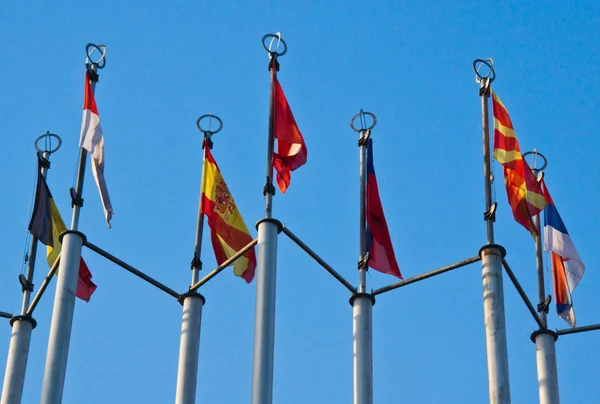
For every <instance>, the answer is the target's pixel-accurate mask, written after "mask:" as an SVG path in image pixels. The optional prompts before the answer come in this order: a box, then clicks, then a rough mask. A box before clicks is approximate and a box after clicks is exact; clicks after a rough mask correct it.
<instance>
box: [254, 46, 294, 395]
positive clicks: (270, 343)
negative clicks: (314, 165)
mask: <svg viewBox="0 0 600 404" xmlns="http://www.w3.org/2000/svg"><path fill="white" fill-rule="evenodd" d="M269 38H272V39H271V45H272V44H273V40H274V39H277V40H278V43H277V46H276V49H275V50H274V51H272V50H271V46H267V45H266V44H265V40H267V39H269ZM262 44H263V47H264V48H265V49H266V50H267V52H269V58H270V61H269V70H270V71H271V92H270V101H269V139H268V146H267V183H266V184H265V189H264V195H265V217H264V219H261V220H259V221H258V223H257V224H256V227H257V230H258V243H257V257H256V264H257V265H256V306H255V314H254V352H253V355H254V360H253V363H252V404H271V403H272V402H273V363H274V357H275V292H276V279H277V276H276V275H277V235H278V233H279V232H280V231H281V229H282V226H281V223H280V222H279V221H277V220H275V219H273V195H274V194H275V187H274V186H273V164H272V158H273V150H274V142H275V138H274V136H275V135H274V133H273V124H274V122H273V119H274V113H273V108H274V104H273V103H274V98H275V77H276V76H277V71H278V70H279V62H278V61H277V57H278V56H281V55H283V54H285V53H286V51H287V45H286V43H285V42H284V41H283V39H281V36H276V35H273V34H267V35H265V36H263V38H262ZM279 44H282V45H283V46H284V50H283V51H282V52H281V53H279V52H278V49H279Z"/></svg>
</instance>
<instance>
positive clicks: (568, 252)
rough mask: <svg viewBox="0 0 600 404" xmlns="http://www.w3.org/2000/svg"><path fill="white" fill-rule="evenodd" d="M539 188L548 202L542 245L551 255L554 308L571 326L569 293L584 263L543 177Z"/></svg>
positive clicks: (580, 276) (580, 273)
mask: <svg viewBox="0 0 600 404" xmlns="http://www.w3.org/2000/svg"><path fill="white" fill-rule="evenodd" d="M541 189H542V192H543V193H544V197H545V198H546V201H547V203H548V205H546V208H545V209H544V249H545V250H546V251H550V254H551V256H552V280H553V281H554V300H555V301H556V312H557V314H558V316H559V317H561V318H562V319H563V320H565V321H566V322H567V323H569V325H570V326H571V327H575V324H576V320H575V311H574V310H573V301H572V299H571V294H572V293H573V291H574V290H575V288H576V287H577V285H578V284H579V281H580V280H581V278H582V277H583V273H584V272H585V265H584V264H583V261H582V260H581V258H580V257H579V253H577V250H576V249H575V246H574V245H573V241H572V240H571V236H570V235H569V232H568V231H567V227H566V226H565V224H564V222H563V221H562V218H561V217H560V214H559V213H558V210H557V209H556V205H554V201H553V200H552V197H551V196H550V193H549V192H548V188H547V187H546V183H545V182H544V180H542V181H541Z"/></svg>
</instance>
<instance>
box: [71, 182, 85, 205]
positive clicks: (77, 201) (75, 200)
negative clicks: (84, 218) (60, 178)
mask: <svg viewBox="0 0 600 404" xmlns="http://www.w3.org/2000/svg"><path fill="white" fill-rule="evenodd" d="M69 194H70V195H71V207H72V208H73V207H75V206H79V207H82V206H83V198H82V197H81V196H79V195H78V194H77V191H75V188H73V187H71V189H69Z"/></svg>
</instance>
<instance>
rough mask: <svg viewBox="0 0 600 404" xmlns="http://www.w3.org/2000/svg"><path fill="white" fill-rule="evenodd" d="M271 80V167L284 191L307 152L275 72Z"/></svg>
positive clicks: (305, 157)
mask: <svg viewBox="0 0 600 404" xmlns="http://www.w3.org/2000/svg"><path fill="white" fill-rule="evenodd" d="M273 82H274V88H273V94H272V97H273V135H274V138H275V139H277V152H276V153H275V152H274V153H273V167H274V168H275V170H277V186H278V187H279V190H280V191H281V192H282V193H284V192H285V191H286V190H287V188H288V187H289V185H290V181H291V180H292V174H291V172H292V171H294V170H296V169H297V168H299V167H300V166H302V165H304V164H305V163H306V159H307V154H308V153H307V150H306V144H305V143H304V138H303V137H302V134H301V133H300V129H298V125H297V124H296V120H295V119H294V115H293V114H292V110H291V109H290V106H289V105H288V102H287V99H286V98H285V94H284V93H283V89H282V88H281V85H280V84H279V81H278V80H277V75H275V74H273Z"/></svg>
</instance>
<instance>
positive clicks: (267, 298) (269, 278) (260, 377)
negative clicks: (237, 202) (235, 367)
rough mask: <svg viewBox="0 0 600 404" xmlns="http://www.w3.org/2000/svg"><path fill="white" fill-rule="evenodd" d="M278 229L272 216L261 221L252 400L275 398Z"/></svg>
mask: <svg viewBox="0 0 600 404" xmlns="http://www.w3.org/2000/svg"><path fill="white" fill-rule="evenodd" d="M277 231H278V228H277V224H276V223H274V222H272V221H270V220H263V221H262V222H261V223H260V224H259V225H258V244H257V247H256V249H257V257H256V258H257V271H256V308H255V317H254V362H253V365H252V404H271V403H272V402H273V367H274V358H275V295H276V280H277Z"/></svg>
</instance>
